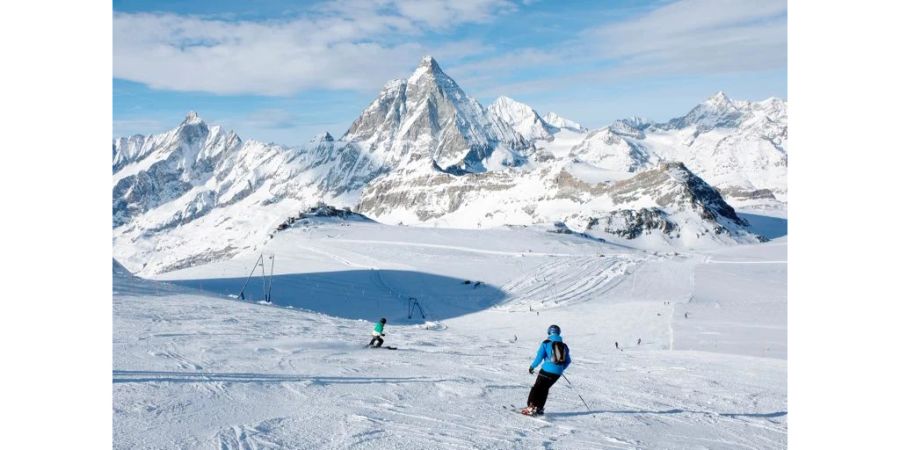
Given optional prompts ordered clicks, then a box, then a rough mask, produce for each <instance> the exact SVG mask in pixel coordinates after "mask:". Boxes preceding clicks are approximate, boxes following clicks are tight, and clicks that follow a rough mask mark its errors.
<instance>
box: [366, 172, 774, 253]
mask: <svg viewBox="0 0 900 450" xmlns="http://www.w3.org/2000/svg"><path fill="white" fill-rule="evenodd" d="M473 177H475V178H474V179H473ZM485 199H502V200H499V201H498V200H494V201H485ZM647 205H652V206H647ZM358 210H359V211H360V212H362V213H364V214H366V215H368V216H369V217H372V218H374V219H376V220H379V221H382V222H387V223H405V224H415V223H426V224H435V225H446V226H452V227H463V228H467V227H482V226H498V225H509V224H515V225H518V224H534V223H552V222H553V221H555V220H558V219H564V220H565V223H566V225H568V226H569V227H571V228H573V229H575V230H580V231H585V230H590V229H594V230H599V231H606V232H610V233H612V234H615V235H617V236H620V237H624V238H627V239H633V238H636V237H638V236H641V235H643V234H646V233H647V232H649V231H650V230H658V232H659V233H661V234H663V235H665V236H664V238H665V239H667V240H670V241H672V242H677V241H678V240H679V239H680V238H681V236H680V234H679V226H678V225H677V223H678V222H677V221H679V220H680V221H688V222H691V224H692V226H691V230H692V231H695V232H696V233H695V234H696V235H698V237H699V236H702V235H708V236H713V237H712V239H713V240H721V241H724V242H735V241H740V242H749V241H756V240H758V237H757V236H754V235H752V234H750V233H748V232H747V231H746V230H745V229H744V226H746V223H745V222H744V221H743V220H742V219H740V218H739V217H738V216H737V214H736V213H735V211H734V209H733V208H731V207H730V206H729V205H728V204H727V203H725V201H724V200H723V199H722V197H721V195H719V193H718V191H716V190H715V189H714V188H712V187H711V186H709V185H708V184H706V183H705V182H703V180H702V179H700V178H699V177H697V176H696V175H694V174H693V173H691V172H690V171H689V170H688V169H687V168H686V167H685V166H684V165H683V164H680V163H664V164H660V165H659V166H657V167H655V168H653V169H650V170H647V171H644V172H640V173H638V174H637V175H636V176H634V177H632V178H629V179H626V180H622V181H618V182H607V183H597V184H592V183H588V182H585V181H582V180H580V179H579V178H577V177H575V176H573V175H571V174H570V173H568V172H567V171H566V169H565V166H564V165H557V166H555V167H551V168H546V169H543V170H538V171H532V172H528V173H519V174H512V173H510V172H509V171H506V172H490V173H485V174H479V175H477V177H476V176H474V175H468V176H466V177H454V176H451V175H446V174H432V175H423V176H420V177H418V178H414V179H407V178H401V177H395V176H387V177H383V178H379V179H378V180H375V181H374V182H373V183H372V184H370V185H369V186H367V187H366V189H365V190H364V191H363V194H362V196H361V197H360V203H359V206H358ZM626 210H629V211H632V212H630V213H626V212H621V211H626ZM645 210H646V211H645ZM601 222H602V223H603V224H604V227H599V228H598V227H596V226H595V225H597V224H598V223H601Z"/></svg>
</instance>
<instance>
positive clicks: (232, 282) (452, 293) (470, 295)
mask: <svg viewBox="0 0 900 450" xmlns="http://www.w3.org/2000/svg"><path fill="white" fill-rule="evenodd" d="M466 281H469V283H466ZM245 282H247V278H246V277H241V278H215V279H203V280H175V281H171V283H173V284H177V285H181V286H186V287H190V288H195V289H202V290H204V291H209V292H214V293H218V294H222V295H228V296H231V297H234V296H237V295H238V293H240V292H241V288H242V286H244V283H245ZM271 289H272V290H271V300H272V303H274V304H275V305H278V306H290V307H293V308H302V309H307V310H312V311H316V312H320V313H323V314H328V315H331V316H336V317H342V318H347V319H364V320H376V319H377V318H378V317H386V318H388V321H389V322H390V323H420V322H424V321H431V320H443V319H448V318H452V317H457V316H461V315H464V314H469V313H472V312H476V311H480V310H483V309H487V308H489V307H491V306H493V305H495V304H497V303H499V302H501V301H502V300H503V299H504V298H505V297H506V294H505V293H504V292H503V291H501V290H500V289H498V288H497V287H494V286H491V285H489V284H484V283H478V282H476V281H475V280H462V279H459V278H451V277H446V276H442V275H435V274H430V273H424V272H414V271H404V270H374V269H373V270H348V271H339V272H318V273H298V274H286V275H275V276H274V277H272V288H271ZM244 298H245V299H246V300H248V301H259V300H261V299H263V298H265V290H264V282H263V279H262V278H261V277H253V278H251V279H250V281H249V282H247V285H246V287H245V288H244ZM411 299H414V300H411ZM416 301H417V302H418V307H416ZM423 315H424V318H423Z"/></svg>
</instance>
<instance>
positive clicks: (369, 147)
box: [342, 56, 531, 173]
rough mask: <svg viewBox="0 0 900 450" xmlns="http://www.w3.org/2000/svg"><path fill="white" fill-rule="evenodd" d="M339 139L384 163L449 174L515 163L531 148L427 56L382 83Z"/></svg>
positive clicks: (526, 141)
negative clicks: (408, 73)
mask: <svg viewBox="0 0 900 450" xmlns="http://www.w3.org/2000/svg"><path fill="white" fill-rule="evenodd" d="M342 140H344V141H347V142H353V143H354V144H355V145H358V146H359V147H361V148H362V149H364V150H365V151H366V152H368V153H369V154H370V155H372V157H373V158H374V159H376V160H378V161H380V162H381V163H382V164H383V165H385V166H387V167H391V168H410V169H411V168H419V169H421V168H425V169H432V168H437V169H440V170H443V171H447V172H452V173H471V172H484V171H487V170H493V169H498V168H500V167H503V166H516V165H519V164H520V163H521V162H523V160H524V156H523V154H522V151H523V150H526V149H528V148H529V147H531V143H530V142H529V141H528V140H526V139H525V138H523V137H522V135H521V134H519V133H517V132H516V131H515V130H513V129H512V128H511V127H510V126H509V125H507V124H506V123H505V122H503V121H500V120H498V119H497V118H496V117H494V116H493V115H491V114H490V113H488V111H487V110H486V109H485V108H484V107H482V106H481V104H480V103H478V101H477V100H475V99H473V98H471V97H469V96H468V95H466V93H465V92H463V90H462V89H460V87H459V86H458V85H457V84H456V82H455V81H453V79H452V78H450V77H449V76H447V74H445V73H444V72H443V71H442V70H441V68H440V66H438V63H437V61H435V60H434V58H432V57H430V56H426V57H425V58H423V59H422V61H421V62H420V63H419V66H418V67H417V68H416V70H415V71H414V72H413V74H412V75H411V76H410V77H409V78H408V79H406V80H393V81H391V82H389V83H388V84H386V85H385V86H384V88H383V89H382V90H381V93H379V94H378V97H377V98H376V99H375V101H373V102H372V104H370V105H369V107H368V108H366V109H365V110H364V111H363V113H362V115H360V116H359V118H357V119H356V120H355V121H354V122H353V124H352V125H351V126H350V129H349V130H347V133H346V134H345V135H344V137H343V138H342Z"/></svg>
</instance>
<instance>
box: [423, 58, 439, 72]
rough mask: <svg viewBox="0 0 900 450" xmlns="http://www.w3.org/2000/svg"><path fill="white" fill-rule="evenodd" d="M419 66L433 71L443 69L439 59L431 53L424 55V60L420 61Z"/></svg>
mask: <svg viewBox="0 0 900 450" xmlns="http://www.w3.org/2000/svg"><path fill="white" fill-rule="evenodd" d="M419 67H422V68H425V69H428V70H431V71H436V70H441V66H439V65H438V63H437V60H436V59H434V57H432V56H431V55H425V56H424V57H422V60H421V61H419Z"/></svg>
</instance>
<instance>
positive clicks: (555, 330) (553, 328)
mask: <svg viewBox="0 0 900 450" xmlns="http://www.w3.org/2000/svg"><path fill="white" fill-rule="evenodd" d="M561 333H562V331H561V330H560V329H559V325H550V328H547V334H561Z"/></svg>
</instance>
